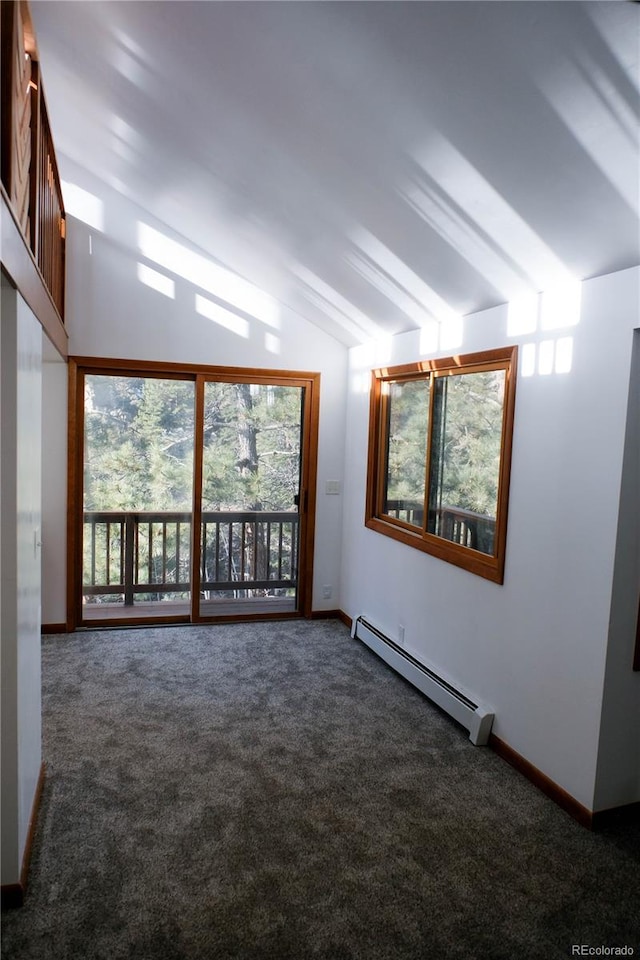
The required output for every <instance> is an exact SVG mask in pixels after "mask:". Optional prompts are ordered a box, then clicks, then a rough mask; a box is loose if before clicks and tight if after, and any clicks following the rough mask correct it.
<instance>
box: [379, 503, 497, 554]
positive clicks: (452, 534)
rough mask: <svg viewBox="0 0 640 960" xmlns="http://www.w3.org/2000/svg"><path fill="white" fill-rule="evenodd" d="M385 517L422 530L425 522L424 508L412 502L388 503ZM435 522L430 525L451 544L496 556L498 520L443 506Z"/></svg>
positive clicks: (436, 515)
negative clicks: (494, 552) (494, 547)
mask: <svg viewBox="0 0 640 960" xmlns="http://www.w3.org/2000/svg"><path fill="white" fill-rule="evenodd" d="M385 514H386V516H389V517H393V518H394V519H395V520H401V521H403V522H404V523H408V524H411V526H413V527H420V528H422V525H423V523H424V507H423V505H422V504H421V503H419V502H417V501H411V500H388V501H387V503H386V508H385ZM434 514H435V518H434V519H435V522H434V523H433V524H430V526H429V529H430V530H431V529H433V530H434V531H435V532H436V535H437V536H439V537H442V538H443V539H444V540H448V541H449V542H450V543H459V544H461V545H462V546H465V547H471V549H472V550H480V551H481V553H487V554H493V546H494V540H495V533H496V521H495V519H494V517H490V516H488V515H486V514H484V513H474V512H473V511H472V510H462V509H461V508H459V507H449V506H443V507H439V508H438V510H435V511H434Z"/></svg>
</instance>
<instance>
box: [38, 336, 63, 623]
mask: <svg viewBox="0 0 640 960" xmlns="http://www.w3.org/2000/svg"><path fill="white" fill-rule="evenodd" d="M43 348H44V349H43V363H42V398H43V403H42V476H43V484H42V622H43V624H45V625H47V624H48V625H53V624H57V625H60V624H63V623H65V622H66V619H67V610H66V570H65V562H64V558H65V557H66V549H67V548H66V544H67V485H66V477H67V365H66V363H65V362H64V361H63V360H62V358H61V357H60V356H59V354H58V353H57V352H56V351H55V350H54V348H53V347H51V346H50V344H49V342H48V341H47V339H46V337H45V336H44V335H43Z"/></svg>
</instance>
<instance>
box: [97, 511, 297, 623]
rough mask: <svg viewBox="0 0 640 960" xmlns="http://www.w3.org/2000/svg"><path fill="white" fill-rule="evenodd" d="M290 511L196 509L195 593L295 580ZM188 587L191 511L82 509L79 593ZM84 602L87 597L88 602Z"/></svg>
mask: <svg viewBox="0 0 640 960" xmlns="http://www.w3.org/2000/svg"><path fill="white" fill-rule="evenodd" d="M298 519H299V515H298V513H296V512H291V513H289V512H264V511H261V512H246V511H236V512H232V511H224V512H215V513H213V512H203V514H202V529H201V555H200V594H201V597H203V598H209V596H210V594H211V593H215V594H216V595H218V596H220V595H222V594H228V595H231V596H235V595H237V593H238V591H242V592H243V593H244V592H245V591H247V590H250V591H257V592H258V593H260V594H264V593H265V592H269V591H273V590H283V589H292V588H295V587H296V585H297V565H298V564H297V550H298ZM190 590H191V514H190V513H188V512H185V513H181V512H157V511H148V510H145V511H127V512H125V511H116V510H108V511H85V514H84V571H83V587H82V592H83V595H84V596H85V597H86V598H96V597H109V596H114V595H118V596H123V597H124V603H125V605H127V606H129V605H131V604H133V603H134V600H135V598H136V597H137V598H138V599H145V600H149V599H152V600H160V599H163V598H165V599H171V598H172V599H176V598H180V597H184V596H185V595H186V594H188V593H189V592H190ZM89 602H91V601H89Z"/></svg>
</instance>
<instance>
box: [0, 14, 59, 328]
mask: <svg viewBox="0 0 640 960" xmlns="http://www.w3.org/2000/svg"><path fill="white" fill-rule="evenodd" d="M0 7H1V19H0V25H1V28H2V29H1V37H2V43H1V55H2V80H1V93H2V124H1V131H2V150H1V154H2V163H1V168H2V169H1V174H2V185H3V187H4V191H5V193H6V198H7V200H8V203H9V206H10V208H11V211H12V213H13V217H14V219H15V222H16V224H17V227H18V230H19V231H20V233H21V234H22V237H23V240H24V242H25V244H26V246H27V247H28V249H29V250H30V251H31V254H32V256H33V259H34V261H35V264H36V266H37V268H38V270H39V271H40V276H41V278H42V281H43V282H44V285H45V287H46V288H47V290H48V292H49V294H50V296H51V300H52V301H53V304H54V305H55V308H56V310H57V312H58V315H59V317H60V319H61V320H63V319H64V278H65V213H64V205H63V202H62V190H61V186H60V177H59V175H58V166H57V163H56V157H55V152H54V148H53V140H52V137H51V130H50V128H49V120H48V116H47V108H46V103H45V98H44V93H43V89H42V77H41V76H40V71H39V67H38V62H37V51H36V47H35V38H34V33H33V27H32V24H31V20H30V14H29V9H28V6H27V4H26V3H20V2H14V0H2V3H1V4H0Z"/></svg>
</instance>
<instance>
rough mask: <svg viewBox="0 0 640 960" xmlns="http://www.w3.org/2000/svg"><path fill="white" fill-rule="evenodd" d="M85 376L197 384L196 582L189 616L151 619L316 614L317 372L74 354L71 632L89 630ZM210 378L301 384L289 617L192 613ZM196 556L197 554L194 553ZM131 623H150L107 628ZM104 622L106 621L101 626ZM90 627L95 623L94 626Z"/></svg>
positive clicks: (215, 619) (70, 475)
mask: <svg viewBox="0 0 640 960" xmlns="http://www.w3.org/2000/svg"><path fill="white" fill-rule="evenodd" d="M87 375H97V376H131V377H135V376H140V377H155V378H158V379H173V380H189V381H192V382H193V383H194V392H195V399H194V402H195V411H196V417H195V429H194V501H195V502H194V503H193V516H192V523H191V537H192V548H191V557H192V584H191V615H190V616H189V615H187V616H176V615H173V616H171V615H167V616H164V617H153V619H152V620H150V621H148V622H149V623H152V624H161V623H190V622H192V623H218V622H222V621H229V620H233V621H235V620H238V621H239V620H258V619H259V620H264V619H290V618H295V617H300V616H303V617H311V615H312V601H313V557H314V535H315V513H316V490H317V465H318V425H319V415H320V374H319V373H315V372H309V371H299V370H273V369H263V368H259V367H225V366H205V365H201V364H191V363H184V364H182V363H162V362H160V361H143V360H123V359H114V358H102V357H77V356H72V357H69V404H68V449H67V484H68V486H67V491H68V492H67V622H66V628H67V631H69V632H71V631H73V630H75V629H76V628H77V627H80V626H85V625H86V624H85V622H84V620H83V616H82V538H83V512H84V511H83V505H84V503H83V477H84V383H85V377H86V376H87ZM209 380H219V381H224V382H227V383H264V384H273V385H275V386H279V385H282V386H290V387H301V388H302V389H303V391H304V404H303V416H302V424H301V426H302V445H301V455H300V456H301V462H300V540H299V552H298V609H297V611H295V612H291V613H276V614H269V613H258V614H256V613H254V614H252V613H246V614H244V613H243V614H234V615H225V616H223V617H202V616H194V612H195V610H196V604H195V603H194V597H195V595H196V590H197V589H198V587H199V568H198V564H197V562H196V563H195V564H194V558H195V557H197V556H198V555H199V552H200V543H199V529H200V528H199V520H200V515H201V504H200V502H199V501H198V498H197V497H196V496H195V494H196V492H197V490H198V489H199V487H200V484H201V479H202V455H203V450H202V442H201V438H202V417H203V397H204V384H205V382H207V381H209ZM194 551H195V552H194ZM106 623H108V625H109V626H111V625H118V626H127V625H132V624H136V625H139V624H144V623H146V621H144V620H141V619H140V618H137V617H136V618H133V617H126V616H124V617H118V618H110V619H109V620H108V621H105V624H106ZM100 625H102V624H100ZM91 626H93V627H96V626H98V622H96V621H91Z"/></svg>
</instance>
